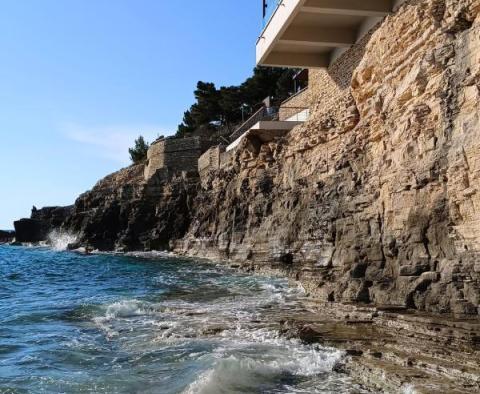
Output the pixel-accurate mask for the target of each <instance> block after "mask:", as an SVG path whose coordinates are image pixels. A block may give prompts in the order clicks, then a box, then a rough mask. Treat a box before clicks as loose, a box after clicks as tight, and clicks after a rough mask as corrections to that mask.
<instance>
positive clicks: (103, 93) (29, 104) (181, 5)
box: [0, 0, 261, 228]
mask: <svg viewBox="0 0 480 394" xmlns="http://www.w3.org/2000/svg"><path fill="white" fill-rule="evenodd" d="M259 4H260V0H241V1H234V0H201V1H199V0H184V1H179V0H169V1H167V0H42V1H38V0H21V1H20V0H3V1H2V12H1V13H0V51H1V53H0V168H1V170H0V185H1V188H0V193H1V199H0V228H13V225H12V221H13V220H15V219H17V218H20V217H28V216H29V214H30V209H31V206H32V205H36V206H37V207H41V206H45V205H67V204H71V203H73V202H74V200H75V198H76V197H77V196H78V195H79V194H80V193H82V192H83V191H86V190H88V189H90V188H91V187H92V186H93V185H94V184H95V182H96V181H97V180H98V179H100V178H101V177H103V176H105V175H107V174H108V173H111V172H113V171H115V170H117V169H119V168H121V167H124V166H126V165H127V164H128V152H127V148H128V146H130V145H131V144H132V142H133V140H134V138H135V137H136V136H138V135H139V134H143V135H145V137H146V138H147V140H152V139H153V137H154V136H156V135H158V134H171V133H173V132H174V130H175V128H176V125H177V124H178V123H179V122H180V121H181V118H182V115H183V112H184V111H185V109H187V108H188V107H189V106H190V104H192V102H193V90H194V88H195V85H196V83H197V81H198V80H204V81H212V82H215V83H216V84H217V85H230V84H238V83H240V82H242V81H243V80H244V79H245V78H247V77H248V76H249V75H250V74H251V71H252V69H253V67H254V63H255V40H256V38H257V36H258V34H259V32H260V27H261V6H260V5H259Z"/></svg>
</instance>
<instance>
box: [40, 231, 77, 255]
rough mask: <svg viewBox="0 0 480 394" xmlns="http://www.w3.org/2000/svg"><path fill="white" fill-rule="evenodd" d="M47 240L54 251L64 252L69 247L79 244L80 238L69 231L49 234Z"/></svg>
mask: <svg viewBox="0 0 480 394" xmlns="http://www.w3.org/2000/svg"><path fill="white" fill-rule="evenodd" d="M47 239H48V244H49V245H50V246H51V247H52V249H53V250H56V251H62V250H67V249H68V245H70V244H73V243H75V242H77V240H78V236H77V235H76V234H73V233H70V232H67V231H62V230H53V231H51V232H50V234H48V237H47Z"/></svg>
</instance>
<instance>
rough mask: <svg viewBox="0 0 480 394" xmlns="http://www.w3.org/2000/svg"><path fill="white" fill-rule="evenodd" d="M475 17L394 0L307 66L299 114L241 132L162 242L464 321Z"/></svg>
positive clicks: (473, 3) (479, 74) (477, 194)
mask: <svg viewBox="0 0 480 394" xmlns="http://www.w3.org/2000/svg"><path fill="white" fill-rule="evenodd" d="M479 14H480V0H416V1H407V2H406V3H405V4H403V5H402V6H401V7H400V9H399V10H398V11H397V12H396V13H395V14H393V15H391V16H388V17H387V18H385V19H384V21H383V22H382V23H381V24H380V25H379V26H378V28H377V29H373V30H372V31H371V32H370V34H368V35H367V36H366V37H364V39H363V40H362V41H361V42H360V43H358V44H357V45H355V46H354V47H353V48H352V49H351V50H350V51H348V52H346V53H345V54H343V55H342V56H341V57H340V58H339V59H338V60H337V61H336V62H335V63H334V64H333V65H332V66H331V67H330V68H329V69H328V70H325V71H313V72H312V73H311V74H310V80H311V84H310V89H311V91H312V99H313V100H314V101H315V105H314V106H313V113H312V115H311V117H310V119H309V121H307V122H305V123H304V124H303V125H302V126H299V127H297V128H295V129H294V130H292V132H291V133H290V134H289V136H287V138H285V139H283V140H279V141H275V142H270V143H265V144H262V143H261V141H258V140H256V139H251V138H246V139H245V140H244V141H243V142H242V145H241V146H240V147H239V149H237V150H236V151H235V153H234V156H233V157H232V159H231V160H230V162H229V165H228V166H224V167H222V168H220V169H219V170H218V171H217V172H216V173H211V174H210V175H209V177H208V179H207V180H206V182H205V183H204V186H203V190H202V191H200V193H199V194H198V195H197V199H196V202H195V205H194V206H195V209H196V212H194V213H193V216H194V217H193V220H192V225H191V227H190V230H189V234H188V236H187V237H185V238H184V239H183V240H180V241H178V242H176V243H175V245H174V246H175V248H176V250H177V251H180V252H182V251H183V252H184V253H187V254H193V255H199V256H208V257H215V258H223V259H229V260H232V261H238V262H241V263H242V264H243V265H244V266H245V267H246V268H249V269H254V270H257V269H258V270H265V269H268V270H271V269H274V270H281V271H283V272H286V273H287V274H288V275H290V276H291V277H293V278H295V279H297V280H300V281H301V282H302V283H303V284H304V286H305V288H306V289H307V290H308V291H309V292H310V293H311V294H315V295H317V296H318V297H320V298H321V299H324V300H329V301H340V302H362V303H371V304H376V305H400V306H404V307H409V308H415V309H418V310H424V311H429V312H435V313H453V314H455V315H457V316H470V317H472V316H477V317H478V314H479V312H480V310H479V306H480V263H479V261H480V17H479ZM245 157H248V160H243V158H245Z"/></svg>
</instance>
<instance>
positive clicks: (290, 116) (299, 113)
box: [230, 106, 310, 141]
mask: <svg viewBox="0 0 480 394" xmlns="http://www.w3.org/2000/svg"><path fill="white" fill-rule="evenodd" d="M309 112H310V110H309V108H307V107H289V106H281V107H268V108H267V107H262V108H260V109H259V110H258V111H257V112H255V113H254V114H253V115H252V116H251V117H250V118H248V119H247V120H246V121H245V122H244V123H243V124H242V125H240V126H239V127H238V128H237V129H235V131H234V132H233V133H232V134H231V135H230V141H235V140H236V139H237V138H239V137H240V136H242V135H243V134H244V133H246V132H247V131H248V130H250V129H251V128H252V127H253V126H255V124H257V123H258V122H266V121H279V120H281V121H290V122H304V121H306V120H307V118H308V116H309Z"/></svg>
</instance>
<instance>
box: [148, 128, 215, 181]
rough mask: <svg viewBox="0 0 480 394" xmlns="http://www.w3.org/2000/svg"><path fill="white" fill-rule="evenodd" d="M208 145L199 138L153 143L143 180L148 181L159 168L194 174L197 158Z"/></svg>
mask: <svg viewBox="0 0 480 394" xmlns="http://www.w3.org/2000/svg"><path fill="white" fill-rule="evenodd" d="M210 145H211V143H210V142H208V141H205V140H204V139H202V138H201V137H191V138H165V139H161V140H159V141H157V142H154V143H153V144H152V145H151V146H150V148H149V150H148V153H147V164H146V166H145V179H147V180H148V179H150V178H151V177H152V176H153V175H154V174H155V172H156V171H157V170H159V169H161V168H169V169H170V170H173V171H189V172H192V171H194V172H196V171H197V170H198V159H199V157H200V156H201V154H202V153H203V152H205V151H206V150H207V149H208V147H209V146H210Z"/></svg>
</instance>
